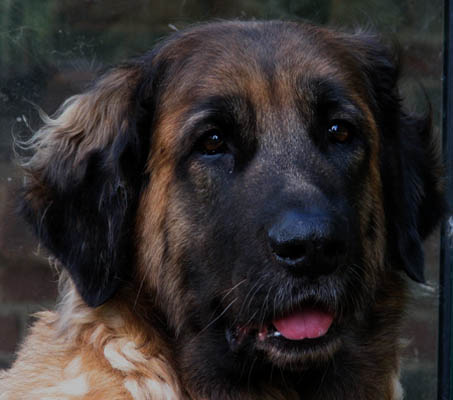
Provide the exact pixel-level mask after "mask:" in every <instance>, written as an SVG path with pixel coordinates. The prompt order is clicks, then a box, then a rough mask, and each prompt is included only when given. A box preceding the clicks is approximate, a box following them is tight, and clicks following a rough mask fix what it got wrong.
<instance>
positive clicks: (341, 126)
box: [328, 121, 352, 143]
mask: <svg viewBox="0 0 453 400" xmlns="http://www.w3.org/2000/svg"><path fill="white" fill-rule="evenodd" d="M328 132H329V139H330V140H332V141H334V142H337V143H346V142H347V141H348V140H350V139H351V137H352V127H351V126H350V124H348V123H347V122H344V121H334V122H333V123H331V125H330V127H329V129H328Z"/></svg>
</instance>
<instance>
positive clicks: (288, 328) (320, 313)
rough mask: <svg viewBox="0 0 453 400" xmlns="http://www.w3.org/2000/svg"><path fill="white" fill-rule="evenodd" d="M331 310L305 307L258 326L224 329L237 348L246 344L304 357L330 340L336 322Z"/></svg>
mask: <svg viewBox="0 0 453 400" xmlns="http://www.w3.org/2000/svg"><path fill="white" fill-rule="evenodd" d="M334 322H335V315H334V313H333V312H331V311H328V310H325V309H322V308H319V307H316V306H305V307H301V308H300V309H298V310H297V311H293V312H290V313H287V314H284V315H283V316H281V317H278V318H275V319H273V320H272V321H270V322H269V323H266V324H263V325H261V326H257V325H253V324H251V325H247V326H236V327H235V328H233V329H228V330H227V335H226V337H227V340H228V343H229V345H230V348H231V349H232V350H233V351H237V350H239V349H240V348H242V347H244V346H245V345H247V344H249V345H252V346H254V347H255V348H257V349H259V350H263V351H272V353H274V355H275V353H276V352H277V353H279V354H282V355H291V354H292V355H293V356H295V357H296V358H297V355H299V356H303V355H304V353H307V352H310V353H313V352H314V351H316V349H317V348H321V347H322V346H325V345H326V344H328V343H330V342H331V341H332V339H333V336H334V334H333V331H334V325H335V323H334Z"/></svg>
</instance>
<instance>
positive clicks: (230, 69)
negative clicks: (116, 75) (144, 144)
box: [158, 22, 367, 140]
mask: <svg viewBox="0 0 453 400" xmlns="http://www.w3.org/2000/svg"><path fill="white" fill-rule="evenodd" d="M344 37H345V36H344V35H342V34H339V33H335V32H332V31H330V30H327V29H322V28H319V27H314V26H311V25H304V24H298V23H287V22H273V23H269V22H256V23H250V22H247V23H242V22H236V23H234V22H233V23H232V22H228V23H219V24H209V25H205V26H201V27H197V28H195V29H193V30H189V31H188V32H183V33H181V34H177V35H176V36H175V37H173V38H172V39H170V40H169V41H168V42H167V43H166V44H165V45H164V46H163V48H162V50H161V52H160V54H159V55H158V60H159V59H160V60H163V62H164V63H165V65H166V76H165V79H164V84H163V85H162V87H164V88H165V89H164V91H163V93H162V94H161V97H160V107H161V113H160V116H161V118H163V119H164V120H165V119H166V122H167V127H166V128H165V126H164V131H166V133H163V135H164V136H167V135H168V130H169V129H170V130H171V129H174V128H175V124H176V121H181V120H182V119H184V118H186V117H187V116H189V117H190V113H188V110H194V109H196V106H197V105H198V104H206V99H212V98H219V97H222V98H240V99H242V100H245V102H246V103H248V104H250V105H251V106H252V109H253V110H254V111H255V112H256V117H257V121H258V122H261V123H263V124H266V123H268V120H269V119H272V118H273V119H275V116H277V117H278V118H286V120H288V115H290V114H291V113H293V114H294V113H295V110H296V108H297V109H298V112H300V111H301V110H302V112H304V107H305V108H306V109H305V112H306V113H310V112H311V111H312V110H311V109H310V105H311V104H313V103H315V102H316V101H317V97H320V96H326V95H328V96H331V97H334V98H336V99H337V100H338V99H341V100H346V99H347V100H348V101H349V102H350V103H354V104H355V105H356V106H357V105H359V108H360V105H365V104H366V102H365V101H364V99H365V96H366V93H365V88H364V86H365V85H364V82H363V79H362V78H361V71H360V68H359V66H358V65H357V63H356V62H354V57H353V56H352V54H351V52H352V51H354V49H351V48H350V47H351V46H350V45H349V47H348V45H346V41H345V40H344ZM296 106H297V107H296ZM365 107H366V106H365ZM364 111H365V114H367V112H366V110H364ZM181 116H184V118H181ZM280 116H281V117H280ZM161 123H163V124H164V125H165V121H161ZM168 125H170V126H168ZM159 136H160V135H159ZM170 136H171V137H172V136H174V132H173V134H170ZM166 140H170V138H169V137H167V139H166Z"/></svg>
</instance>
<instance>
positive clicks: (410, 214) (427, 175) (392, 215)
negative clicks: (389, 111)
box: [382, 107, 446, 282]
mask: <svg viewBox="0 0 453 400" xmlns="http://www.w3.org/2000/svg"><path fill="white" fill-rule="evenodd" d="M397 122H398V125H397V130H396V132H395V137H392V138H389V137H386V138H385V142H384V146H383V149H382V160H383V162H382V170H383V184H384V195H385V205H386V215H387V229H388V234H389V239H390V242H389V243H390V246H391V247H390V249H389V250H390V256H391V257H392V258H393V259H392V260H391V261H392V262H393V263H394V264H396V265H401V266H402V267H403V269H404V270H405V271H406V273H407V274H408V276H409V277H410V278H412V279H413V280H415V281H416V282H424V281H425V278H424V253H423V248H422V243H421V242H422V241H423V240H424V239H426V237H427V236H428V235H429V234H430V233H431V232H432V231H433V230H434V228H435V227H436V225H437V224H438V223H439V222H440V219H441V218H442V216H443V214H444V212H445V208H446V207H445V201H444V197H443V185H442V166H441V164H442V163H441V156H440V151H439V146H437V145H436V144H435V142H434V139H433V137H432V130H431V112H429V113H428V114H427V115H425V116H420V115H416V114H409V113H406V112H405V111H403V110H402V109H401V107H400V108H399V118H398V121H397ZM389 147H390V148H391V150H390V151H389ZM390 157H393V159H389V158H390Z"/></svg>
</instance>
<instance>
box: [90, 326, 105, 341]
mask: <svg viewBox="0 0 453 400" xmlns="http://www.w3.org/2000/svg"><path fill="white" fill-rule="evenodd" d="M103 331H104V325H102V324H101V325H99V326H98V327H97V328H96V329H95V330H94V331H93V333H92V334H91V336H90V343H91V344H93V343H94V342H95V341H96V340H97V338H98V337H99V336H100V335H101V333H102V332H103Z"/></svg>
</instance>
